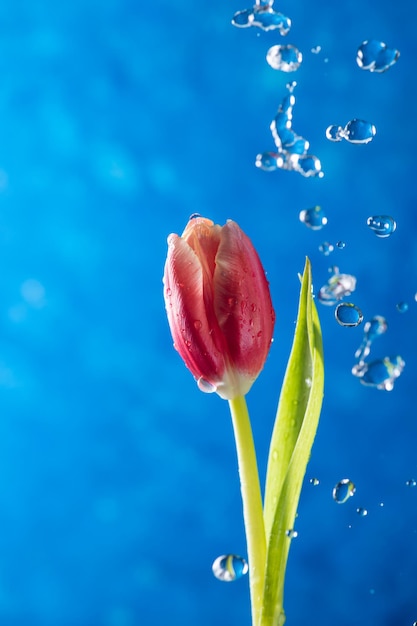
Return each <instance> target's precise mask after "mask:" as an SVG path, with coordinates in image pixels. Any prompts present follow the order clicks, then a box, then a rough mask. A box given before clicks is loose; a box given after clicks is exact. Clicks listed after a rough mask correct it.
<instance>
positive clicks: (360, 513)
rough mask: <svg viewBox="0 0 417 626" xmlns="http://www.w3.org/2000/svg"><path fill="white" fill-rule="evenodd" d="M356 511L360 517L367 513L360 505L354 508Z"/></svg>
mask: <svg viewBox="0 0 417 626" xmlns="http://www.w3.org/2000/svg"><path fill="white" fill-rule="evenodd" d="M356 513H357V514H358V515H360V516H361V517H366V516H367V515H368V510H367V509H364V508H363V507H361V506H360V507H358V508H357V509H356Z"/></svg>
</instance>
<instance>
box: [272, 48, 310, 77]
mask: <svg viewBox="0 0 417 626" xmlns="http://www.w3.org/2000/svg"><path fill="white" fill-rule="evenodd" d="M266 60H267V63H268V64H269V65H270V66H271V67H272V69H274V70H279V71H281V72H295V71H297V70H298V68H299V67H300V65H301V63H302V61H303V55H302V54H301V52H300V51H299V50H298V48H296V47H295V46H292V45H287V46H280V45H277V46H272V47H271V48H269V50H268V52H267V54H266Z"/></svg>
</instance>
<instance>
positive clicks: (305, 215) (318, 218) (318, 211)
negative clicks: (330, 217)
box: [299, 206, 327, 230]
mask: <svg viewBox="0 0 417 626" xmlns="http://www.w3.org/2000/svg"><path fill="white" fill-rule="evenodd" d="M299 219H300V222H302V223H303V224H305V225H306V226H307V227H308V228H311V230H321V229H322V228H323V226H325V225H326V224H327V217H326V214H325V212H324V211H323V209H322V208H321V207H320V206H315V207H313V208H311V209H304V210H303V211H300V214H299Z"/></svg>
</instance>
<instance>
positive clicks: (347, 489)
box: [332, 478, 356, 504]
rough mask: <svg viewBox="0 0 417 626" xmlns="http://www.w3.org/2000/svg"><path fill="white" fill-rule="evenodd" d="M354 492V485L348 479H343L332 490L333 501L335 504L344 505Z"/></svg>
mask: <svg viewBox="0 0 417 626" xmlns="http://www.w3.org/2000/svg"><path fill="white" fill-rule="evenodd" d="M355 491H356V487H355V485H354V483H353V482H352V481H351V480H349V478H343V479H342V480H341V481H339V482H338V483H337V485H335V487H334V489H333V494H332V495H333V500H334V501H335V502H337V504H344V503H345V502H347V501H348V500H349V498H351V497H352V496H353V494H354V493H355Z"/></svg>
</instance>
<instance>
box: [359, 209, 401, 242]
mask: <svg viewBox="0 0 417 626" xmlns="http://www.w3.org/2000/svg"><path fill="white" fill-rule="evenodd" d="M366 223H367V225H368V226H369V228H370V229H371V230H373V232H374V233H375V235H376V236H377V237H380V238H381V239H383V238H385V237H389V236H390V235H392V233H393V232H394V231H395V229H396V228H397V224H396V222H395V220H394V219H393V218H392V217H391V216H390V215H372V216H371V217H368V219H367V220H366Z"/></svg>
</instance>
